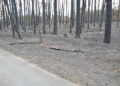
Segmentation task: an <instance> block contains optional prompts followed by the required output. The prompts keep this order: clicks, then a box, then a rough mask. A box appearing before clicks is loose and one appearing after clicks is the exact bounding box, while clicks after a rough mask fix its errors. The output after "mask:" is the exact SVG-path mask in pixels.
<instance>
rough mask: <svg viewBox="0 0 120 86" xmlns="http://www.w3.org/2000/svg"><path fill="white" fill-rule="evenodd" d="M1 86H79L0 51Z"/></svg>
mask: <svg viewBox="0 0 120 86" xmlns="http://www.w3.org/2000/svg"><path fill="white" fill-rule="evenodd" d="M0 86H77V85H76V84H73V83H71V82H69V81H67V80H64V79H62V78H59V77H58V76H56V75H53V74H51V73H49V72H47V71H45V70H43V69H41V68H39V67H37V66H36V65H33V64H30V63H29V62H27V61H25V60H23V59H21V58H19V57H18V56H15V55H13V54H11V53H9V52H6V51H4V50H2V49H0Z"/></svg>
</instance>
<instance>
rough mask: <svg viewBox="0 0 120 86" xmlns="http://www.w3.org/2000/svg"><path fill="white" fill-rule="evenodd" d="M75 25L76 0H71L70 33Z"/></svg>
mask: <svg viewBox="0 0 120 86" xmlns="http://www.w3.org/2000/svg"><path fill="white" fill-rule="evenodd" d="M73 26H74V0H71V16H70V33H72V28H73Z"/></svg>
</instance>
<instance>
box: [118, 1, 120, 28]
mask: <svg viewBox="0 0 120 86" xmlns="http://www.w3.org/2000/svg"><path fill="white" fill-rule="evenodd" d="M117 27H120V0H119V6H118V19H117Z"/></svg>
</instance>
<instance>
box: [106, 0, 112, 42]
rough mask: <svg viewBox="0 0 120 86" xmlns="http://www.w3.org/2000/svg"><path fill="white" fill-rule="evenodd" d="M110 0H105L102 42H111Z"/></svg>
mask: <svg viewBox="0 0 120 86" xmlns="http://www.w3.org/2000/svg"><path fill="white" fill-rule="evenodd" d="M111 21H112V0H106V24H105V36H104V42H105V43H110V42H111Z"/></svg>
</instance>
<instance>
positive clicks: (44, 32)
mask: <svg viewBox="0 0 120 86" xmlns="http://www.w3.org/2000/svg"><path fill="white" fill-rule="evenodd" d="M42 5H43V34H46V27H45V26H46V16H45V0H42Z"/></svg>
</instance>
